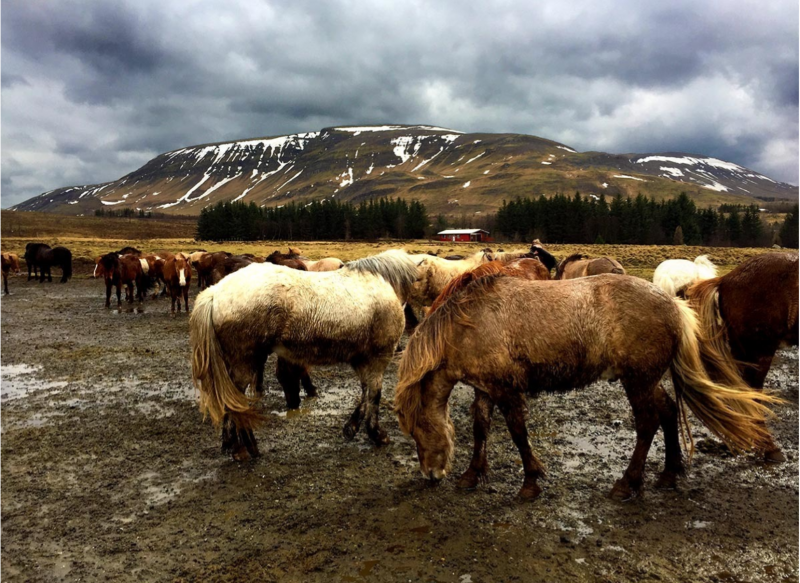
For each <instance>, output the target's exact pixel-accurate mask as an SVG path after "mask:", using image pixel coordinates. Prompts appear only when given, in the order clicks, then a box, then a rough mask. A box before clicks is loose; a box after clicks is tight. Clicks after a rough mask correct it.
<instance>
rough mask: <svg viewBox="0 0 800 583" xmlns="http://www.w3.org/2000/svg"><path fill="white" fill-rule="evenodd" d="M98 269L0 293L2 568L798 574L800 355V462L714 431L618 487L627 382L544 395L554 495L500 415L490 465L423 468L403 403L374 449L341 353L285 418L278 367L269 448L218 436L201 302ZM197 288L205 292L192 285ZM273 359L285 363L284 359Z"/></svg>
mask: <svg viewBox="0 0 800 583" xmlns="http://www.w3.org/2000/svg"><path fill="white" fill-rule="evenodd" d="M102 287H103V286H102V283H101V282H98V281H92V280H89V279H87V278H86V277H85V276H83V275H81V274H79V275H77V276H76V277H75V279H73V281H71V282H70V283H68V284H66V285H60V284H57V283H54V284H43V285H40V284H38V283H35V282H31V283H28V282H26V281H24V278H12V280H11V291H12V295H11V296H8V297H5V298H3V299H2V370H3V385H2V578H3V581H9V582H10V581H59V580H69V581H107V580H117V581H119V580H122V581H143V580H147V581H149V580H154V581H170V580H179V581H238V580H252V581H277V580H282V581H317V580H319V581H442V582H445V581H453V582H459V583H470V582H472V583H478V582H483V581H558V580H575V581H648V580H655V581H659V580H660V581H687V582H688V581H693V582H694V581H726V582H733V581H781V580H786V581H796V580H797V576H798V384H797V378H798V359H797V352H796V351H785V352H783V353H781V355H780V358H779V359H778V361H777V363H776V365H775V366H774V367H773V371H772V372H771V373H770V377H769V380H768V385H769V387H770V388H771V389H772V390H774V391H775V392H776V393H777V394H778V395H780V396H781V397H783V398H784V399H785V400H786V401H787V403H786V404H785V405H783V406H780V407H778V408H777V413H778V419H777V421H776V422H775V423H774V424H773V426H772V427H773V429H774V432H775V434H776V439H777V441H778V442H779V443H780V444H781V445H782V446H783V448H784V451H785V452H786V454H787V457H788V458H789V461H788V462H787V463H785V464H782V465H779V466H768V465H765V464H763V463H761V462H760V461H759V460H758V459H756V457H755V456H752V455H750V456H742V457H731V456H730V455H727V454H726V452H725V450H724V448H722V447H720V446H719V445H718V444H717V443H716V442H715V441H714V440H713V439H710V438H709V437H708V434H707V433H706V432H705V431H704V430H703V429H700V428H697V427H696V424H695V427H696V429H695V438H696V439H697V440H698V441H699V446H698V451H697V453H696V455H695V457H694V460H693V462H692V465H691V468H690V470H689V473H688V475H687V476H686V477H685V478H684V479H683V480H682V481H681V483H680V487H679V489H678V490H677V491H658V490H655V489H653V488H652V484H653V481H654V479H655V476H656V475H657V472H658V471H659V470H660V468H661V465H662V460H663V447H662V441H661V437H660V435H659V436H658V437H657V438H656V444H655V446H654V448H653V450H652V451H651V453H650V457H649V463H648V479H647V485H648V486H650V487H649V488H648V489H647V490H646V492H645V495H644V496H643V498H641V499H638V500H635V501H633V502H629V503H618V502H614V501H611V500H609V499H607V498H606V494H607V493H608V492H609V490H610V489H611V487H612V485H613V483H614V481H615V480H616V479H617V478H618V477H620V475H621V474H622V471H623V470H624V468H625V467H626V465H627V462H628V458H629V456H630V454H631V452H632V449H633V445H634V433H633V427H632V420H631V414H630V409H629V406H628V404H627V401H626V399H625V397H624V393H623V391H622V388H621V387H620V386H619V385H616V384H608V383H598V384H595V385H593V386H591V387H590V388H588V389H585V390H582V391H573V392H569V393H562V394H550V395H543V396H540V397H538V398H535V399H531V400H530V408H531V415H530V421H529V427H530V429H531V431H532V438H531V439H532V442H533V446H534V449H535V451H537V453H538V454H539V455H540V457H541V459H542V460H543V461H544V463H545V464H546V466H547V469H548V472H549V474H548V477H547V479H546V480H544V482H543V486H544V487H545V490H544V493H543V494H542V496H541V497H540V498H539V499H538V500H537V501H536V502H534V503H521V502H518V501H517V500H516V499H515V494H516V492H517V490H518V488H519V487H520V485H521V483H522V473H521V472H522V468H521V464H520V461H519V456H518V454H517V452H516V450H515V449H514V447H513V444H512V443H511V440H510V437H509V435H508V432H507V430H506V429H505V426H504V424H503V422H502V418H501V417H500V416H499V414H496V417H495V425H494V432H493V435H492V440H491V444H490V464H491V468H492V474H491V483H490V484H489V485H488V486H485V487H482V488H480V489H479V490H477V491H475V492H462V491H459V490H457V489H456V488H455V486H454V482H455V480H454V479H452V478H450V479H447V480H446V481H444V482H443V483H441V484H440V485H438V486H435V487H431V486H429V485H428V484H426V483H425V482H424V481H423V480H422V478H421V476H420V474H419V471H418V467H417V461H416V454H415V450H414V446H413V444H412V442H411V441H410V440H409V439H408V438H405V437H404V436H402V434H401V433H400V431H399V429H398V425H397V422H396V420H395V419H394V418H393V416H392V415H391V411H390V407H389V403H390V402H391V398H392V395H393V386H394V381H395V378H396V367H397V362H394V363H393V364H392V366H391V368H390V369H389V371H388V374H387V378H386V379H385V381H384V403H383V406H382V410H381V414H382V420H383V422H384V427H385V428H386V429H387V430H388V432H389V434H390V436H391V438H392V443H391V444H390V445H388V446H385V447H382V448H380V449H375V448H374V447H372V446H371V445H370V444H369V443H368V442H367V440H366V437H365V436H364V435H362V434H359V435H358V436H357V437H356V439H355V440H354V441H352V442H348V441H345V440H344V439H343V438H342V435H341V426H342V425H343V424H344V421H345V419H346V417H347V415H348V413H349V409H350V407H351V406H352V405H353V403H354V400H355V398H356V393H357V384H356V382H355V378H354V375H353V374H352V373H351V371H350V370H348V369H347V368H346V367H343V366H342V367H328V368H319V369H315V370H314V371H313V376H314V378H315V379H316V382H317V384H318V386H319V387H320V388H321V397H320V398H318V399H316V400H306V401H304V402H303V406H302V408H301V410H300V411H297V412H294V413H290V414H289V415H287V414H286V413H285V410H284V399H283V394H282V392H281V391H280V390H279V387H278V384H277V382H276V381H275V380H274V377H273V376H272V374H269V375H267V376H268V389H269V390H268V391H267V393H266V396H265V398H264V399H263V401H262V403H261V406H262V407H263V410H264V412H265V413H266V416H267V422H266V424H265V426H264V427H263V428H262V429H260V430H259V431H258V432H257V437H258V439H259V442H260V447H261V452H262V454H263V455H262V457H261V458H259V459H258V460H257V461H255V462H250V463H236V462H233V461H231V460H230V459H228V458H226V457H225V456H223V455H222V454H221V453H220V450H219V437H218V435H217V433H216V432H215V431H214V429H213V428H212V427H211V425H210V424H209V423H208V422H205V423H204V422H203V421H202V419H201V416H200V414H199V412H198V410H197V406H196V404H195V396H194V393H193V389H192V386H191V380H190V370H189V358H188V334H187V328H188V325H187V318H186V316H185V315H182V316H180V317H178V318H175V319H171V318H170V317H169V305H168V302H167V301H165V300H159V301H155V302H152V301H151V302H148V303H146V304H145V306H144V311H143V312H142V313H139V312H136V311H134V312H123V313H117V312H115V311H106V310H104V309H103V297H102V296H103V290H102ZM193 292H194V290H193ZM269 366H274V362H273V361H270V364H269ZM471 398H472V392H471V390H470V389H469V388H467V387H461V386H459V387H458V388H456V390H455V391H454V395H453V399H452V401H451V402H452V405H453V417H454V422H455V426H456V430H457V439H458V444H457V452H456V460H455V471H456V472H457V473H460V472H461V471H463V470H465V469H466V467H467V464H468V460H469V456H470V453H471V423H470V419H469V417H468V407H469V404H470V402H471Z"/></svg>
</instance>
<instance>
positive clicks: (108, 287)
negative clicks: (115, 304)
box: [106, 280, 111, 308]
mask: <svg viewBox="0 0 800 583" xmlns="http://www.w3.org/2000/svg"><path fill="white" fill-rule="evenodd" d="M110 307H111V282H110V281H108V280H106V308H110Z"/></svg>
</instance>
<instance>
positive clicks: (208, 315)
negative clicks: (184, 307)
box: [189, 290, 261, 429]
mask: <svg viewBox="0 0 800 583" xmlns="http://www.w3.org/2000/svg"><path fill="white" fill-rule="evenodd" d="M189 340H190V344H191V346H192V381H193V382H194V385H195V387H197V390H198V391H199V392H200V411H201V412H202V413H203V417H204V418H205V416H206V415H208V416H209V417H211V422H212V423H213V424H214V425H215V426H219V425H220V424H221V423H222V421H223V419H224V418H225V415H226V414H228V415H230V417H231V420H232V421H233V423H234V424H235V425H236V427H237V428H238V429H253V428H255V427H256V426H258V425H259V424H260V422H261V416H260V415H259V414H258V413H257V412H256V411H255V410H254V409H252V408H251V404H252V400H251V399H249V398H248V397H247V396H246V395H245V394H244V393H243V392H242V391H240V390H239V388H238V387H237V386H236V384H235V383H234V382H233V379H232V378H231V375H230V373H229V372H228V367H227V365H226V364H225V358H224V351H223V349H222V346H221V345H220V343H219V338H217V332H216V330H215V328H214V293H213V291H211V290H208V291H206V292H203V293H201V294H200V295H199V296H197V299H196V300H195V304H194V310H193V311H192V315H191V318H190V319H189Z"/></svg>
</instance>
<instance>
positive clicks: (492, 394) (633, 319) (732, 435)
mask: <svg viewBox="0 0 800 583" xmlns="http://www.w3.org/2000/svg"><path fill="white" fill-rule="evenodd" d="M633 338H635V339H636V341H635V343H632V342H631V339H633ZM703 351H713V346H711V345H709V344H708V343H707V342H706V341H705V340H704V338H703V336H702V332H701V328H700V326H699V324H698V321H697V316H696V315H695V313H694V311H693V310H692V309H691V308H690V307H689V306H688V305H687V304H686V303H685V302H682V301H681V300H673V299H672V298H670V297H669V296H667V295H666V294H665V293H664V292H662V291H661V290H659V289H658V288H656V287H655V286H653V285H652V284H650V283H647V282H645V281H643V280H641V279H638V278H634V277H618V276H612V275H599V276H597V277H590V278H584V279H577V280H570V281H553V282H542V281H526V280H523V279H519V278H514V277H507V276H504V275H492V276H487V277H483V278H480V279H478V280H476V281H473V282H472V283H470V284H469V285H467V286H466V287H465V288H463V289H462V290H460V291H458V292H456V293H455V294H453V295H452V296H450V297H449V298H448V299H447V300H446V301H445V302H444V303H443V304H442V305H441V306H439V308H438V309H437V310H436V311H435V312H433V313H431V314H430V315H429V316H428V317H427V318H426V319H425V320H424V321H423V322H422V324H421V325H420V326H419V328H417V330H416V332H415V333H414V334H413V336H412V337H411V339H410V340H409V342H408V345H407V347H406V350H405V352H404V354H403V358H402V360H401V362H400V370H399V380H398V384H397V389H396V391H395V411H396V412H397V414H398V417H399V420H400V426H401V428H402V429H403V431H404V432H405V433H407V434H410V435H411V436H412V437H413V438H414V441H415V442H416V445H417V452H418V455H419V462H420V468H421V470H422V473H423V475H424V476H425V477H426V478H430V479H433V480H440V479H442V478H443V477H445V475H446V474H447V473H448V471H449V469H450V464H451V460H452V457H453V449H454V429H453V425H452V421H451V420H450V414H449V408H448V400H449V397H450V393H451V391H452V389H453V386H454V385H455V384H456V383H457V382H459V381H463V382H466V383H468V384H470V385H472V386H473V387H475V388H476V389H478V390H480V391H483V392H484V393H486V395H488V397H489V399H490V400H491V402H492V403H495V404H497V406H498V407H499V408H500V411H501V412H502V413H503V415H504V417H505V419H506V423H507V425H508V429H509V431H510V433H511V436H512V439H513V441H514V443H515V445H516V446H517V448H518V450H519V452H520V455H521V456H522V462H523V468H524V471H525V479H524V483H523V486H522V489H521V490H520V493H519V494H520V496H521V497H522V498H527V499H533V498H536V497H537V496H538V495H539V493H540V492H541V488H540V486H539V485H538V483H537V481H538V479H539V478H540V477H541V476H542V475H543V473H544V468H543V466H542V464H541V462H540V461H539V460H538V459H537V458H536V456H535V455H534V454H533V452H532V450H531V447H530V443H529V442H528V433H527V428H526V426H525V418H526V404H525V400H524V394H525V393H526V392H529V393H537V392H540V391H545V390H566V389H572V388H581V387H585V386H587V385H589V384H590V383H592V382H594V381H596V380H598V379H600V378H606V379H619V380H621V381H622V385H623V387H624V389H625V392H626V394H627V397H628V401H629V402H630V404H631V407H632V409H633V415H634V419H635V425H636V435H637V443H636V447H635V449H634V452H633V456H632V458H631V461H630V464H629V466H628V468H627V470H626V471H625V473H624V474H623V476H622V478H621V479H620V480H618V481H617V483H616V484H615V486H614V488H613V490H612V491H611V495H612V497H614V498H618V499H629V498H632V497H634V496H636V495H637V494H639V493H640V491H641V489H642V484H643V474H644V465H645V460H646V458H647V453H648V451H649V449H650V445H651V443H652V441H653V438H654V436H655V434H656V431H657V430H658V427H659V424H660V425H661V427H662V429H663V431H664V436H665V442H666V465H665V468H664V471H663V473H662V474H661V477H660V479H659V482H658V486H659V487H673V486H674V485H675V483H676V477H677V476H678V475H679V474H682V473H683V460H682V456H681V450H680V443H679V414H680V413H681V412H682V411H683V407H684V404H687V405H688V406H689V408H690V409H691V410H692V411H693V412H694V414H695V415H696V416H697V418H698V419H700V420H701V421H702V422H703V424H704V425H706V427H708V428H709V429H710V430H711V431H712V432H713V433H715V434H716V435H718V436H719V437H721V438H722V439H723V440H724V441H726V442H727V443H729V444H730V445H731V446H732V447H734V448H735V449H737V450H738V449H747V450H749V449H754V448H756V449H757V448H762V449H763V448H767V447H770V446H772V437H771V435H770V433H769V431H768V430H767V428H766V425H765V423H764V421H765V419H766V418H767V417H768V416H769V415H770V410H769V409H768V408H767V407H766V403H770V402H776V401H777V399H774V398H773V397H769V396H767V395H765V394H763V393H761V392H759V391H754V390H752V389H749V388H748V387H747V386H746V385H745V384H744V383H743V382H742V381H741V379H740V378H739V376H738V372H737V371H736V367H735V363H733V362H732V361H730V360H728V361H725V360H724V359H723V358H722V357H721V355H717V356H719V360H718V361H717V362H720V363H724V364H725V373H726V374H725V379H724V384H722V383H718V382H714V381H712V380H711V379H710V378H709V376H708V374H707V373H706V371H705V368H704V367H703V363H702V360H701V353H702V352H703ZM667 370H671V371H672V378H673V383H674V385H675V391H676V395H677V398H678V403H677V404H676V403H675V402H674V401H673V400H672V398H671V397H669V395H668V394H667V393H666V392H665V391H664V389H663V387H662V386H661V378H662V376H663V375H664V373H665V372H666V371H667ZM488 422H489V419H487V420H486V426H487V427H488ZM684 429H686V430H688V428H687V427H685V428H684ZM476 441H477V440H476ZM481 470H484V471H485V469H483V468H481ZM469 472H470V471H469V470H468V472H467V473H468V474H469ZM465 478H466V479H467V480H468V481H469V480H470V479H471V477H470V476H469V475H465Z"/></svg>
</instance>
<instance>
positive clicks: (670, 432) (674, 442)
mask: <svg viewBox="0 0 800 583" xmlns="http://www.w3.org/2000/svg"><path fill="white" fill-rule="evenodd" d="M655 401H656V407H658V418H659V421H660V422H661V430H662V431H663V432H664V453H665V460H664V471H663V472H661V475H660V476H659V477H658V481H657V482H656V488H660V489H662V490H673V489H675V487H676V486H677V479H678V476H682V475H683V474H684V473H685V470H684V467H683V456H682V455H681V444H680V436H679V428H678V406H677V405H676V404H675V400H674V399H673V398H672V397H670V396H669V393H667V392H666V391H665V390H664V387H663V385H661V383H659V384H658V386H657V387H656V390H655Z"/></svg>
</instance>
